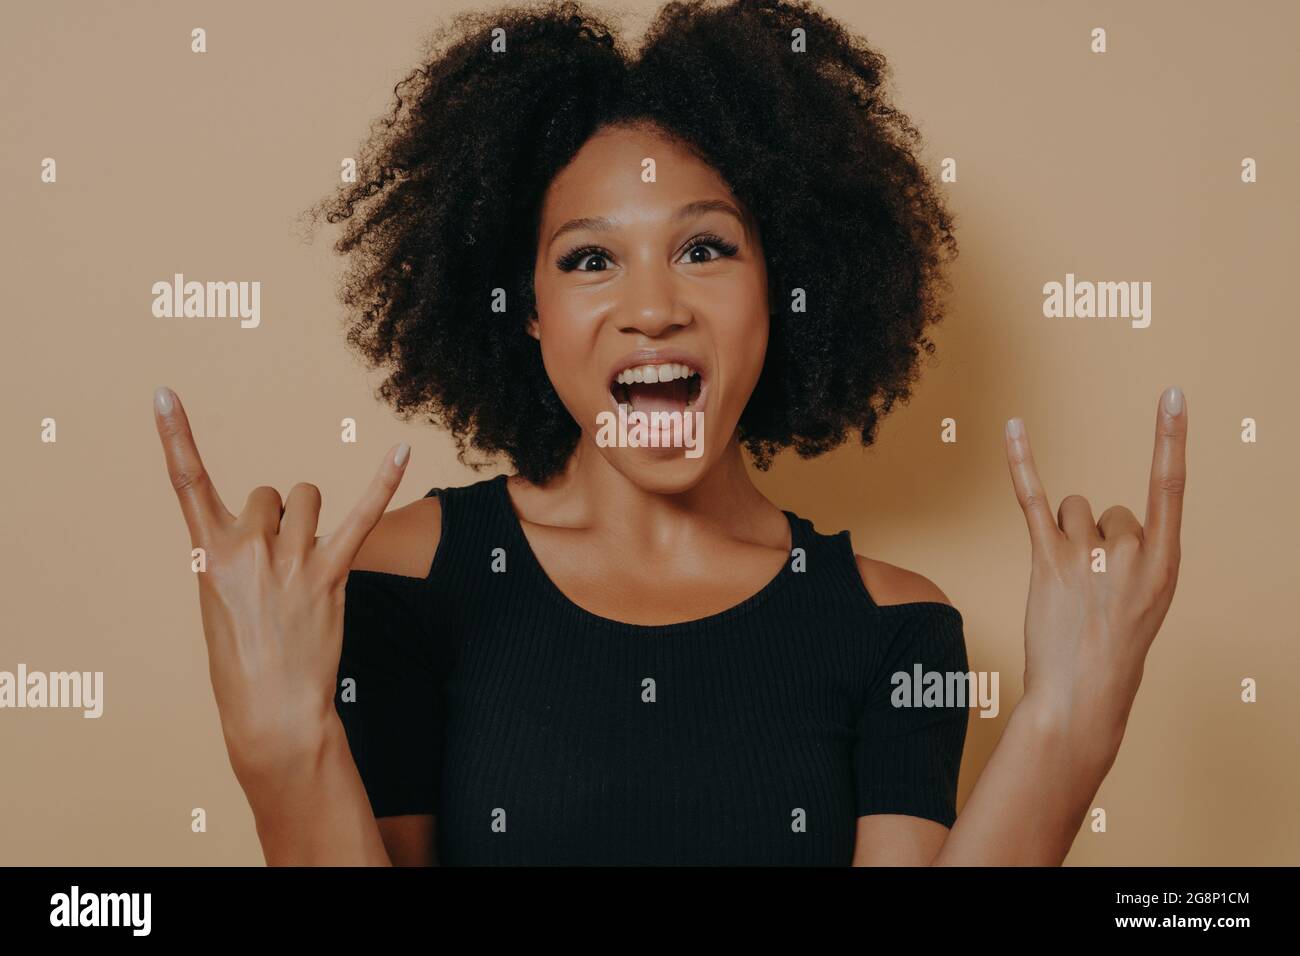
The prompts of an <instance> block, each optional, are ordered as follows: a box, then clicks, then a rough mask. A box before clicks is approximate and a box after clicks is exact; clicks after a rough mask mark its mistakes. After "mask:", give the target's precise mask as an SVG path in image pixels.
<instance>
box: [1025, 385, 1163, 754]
mask: <svg viewBox="0 0 1300 956" xmlns="http://www.w3.org/2000/svg"><path fill="white" fill-rule="evenodd" d="M1017 422H1019V419H1012V420H1011V422H1008V428H1007V435H1006V439H1005V444H1006V451H1007V463H1008V465H1009V467H1010V470H1011V480H1012V483H1013V484H1014V486H1015V491H1016V499H1017V500H1018V501H1019V502H1020V507H1021V509H1022V510H1023V511H1024V514H1025V520H1026V522H1027V523H1028V526H1029V540H1030V546H1031V549H1032V567H1031V573H1030V581H1029V599H1028V604H1027V606H1026V610H1025V696H1024V700H1023V701H1022V702H1021V706H1025V705H1028V706H1029V707H1030V708H1032V709H1033V710H1034V711H1035V712H1036V714H1037V716H1038V717H1040V718H1042V719H1043V720H1045V721H1047V723H1048V725H1049V726H1050V727H1051V729H1052V730H1053V731H1054V732H1058V733H1061V734H1062V735H1063V737H1062V739H1063V742H1065V743H1066V744H1068V745H1069V746H1070V747H1071V748H1073V749H1074V750H1075V752H1076V754H1077V755H1078V756H1079V757H1081V758H1084V759H1092V760H1094V761H1096V762H1099V763H1102V764H1104V765H1105V766H1106V767H1107V768H1109V766H1110V763H1111V762H1112V761H1113V760H1114V758H1115V754H1116V753H1117V752H1118V750H1119V744H1120V741H1121V740H1122V739H1123V735H1124V726H1125V724H1126V722H1127V720H1128V714H1129V710H1130V708H1131V707H1132V705H1133V699H1134V697H1135V696H1136V695H1137V691H1138V685H1139V684H1140V683H1141V681H1142V669H1143V665H1144V663H1145V661H1146V655H1147V650H1148V649H1149V648H1150V647H1151V642H1152V641H1153V640H1154V639H1155V636H1156V632H1157V631H1158V630H1159V629H1160V625H1161V623H1162V622H1163V621H1164V619H1165V613H1166V612H1167V611H1168V610H1169V605H1170V602H1171V601H1172V600H1173V597H1174V587H1175V585H1176V584H1177V581H1178V565H1179V560H1180V557H1181V549H1180V544H1179V532H1180V526H1181V523H1182V509H1183V488H1184V484H1185V482H1186V479H1187V461H1186V449H1187V410H1186V408H1185V404H1184V402H1183V398H1182V392H1181V391H1180V390H1177V389H1170V390H1168V391H1166V392H1165V393H1164V395H1163V396H1162V397H1161V401H1160V402H1159V403H1158V405H1157V409H1156V437H1155V452H1154V455H1153V458H1152V462H1151V479H1150V484H1149V487H1148V491H1147V510H1146V520H1145V522H1144V523H1142V524H1139V523H1138V520H1137V518H1136V517H1135V516H1134V515H1133V512H1131V511H1129V510H1128V509H1127V508H1125V507H1122V506H1120V505H1115V506H1112V507H1110V508H1108V509H1106V511H1104V512H1103V513H1102V515H1101V518H1100V520H1097V521H1094V520H1093V516H1092V509H1091V507H1090V506H1089V504H1088V501H1087V499H1085V498H1083V497H1082V496H1080V495H1069V496H1067V497H1066V498H1064V499H1063V500H1062V501H1061V506H1060V510H1059V512H1058V513H1057V516H1056V518H1055V519H1054V518H1053V516H1052V512H1051V508H1050V505H1049V504H1048V499H1047V494H1046V492H1045V491H1044V489H1043V484H1042V482H1041V481H1040V480H1039V478H1038V473H1037V470H1036V469H1035V468H1034V457H1033V453H1032V452H1031V450H1030V447H1029V436H1028V434H1027V432H1026V430H1025V429H1024V426H1023V423H1021V425H1020V434H1019V436H1018V437H1017V436H1014V435H1013V434H1012V432H1013V427H1014V425H1015V423H1017ZM1103 568H1104V570H1102V569H1103Z"/></svg>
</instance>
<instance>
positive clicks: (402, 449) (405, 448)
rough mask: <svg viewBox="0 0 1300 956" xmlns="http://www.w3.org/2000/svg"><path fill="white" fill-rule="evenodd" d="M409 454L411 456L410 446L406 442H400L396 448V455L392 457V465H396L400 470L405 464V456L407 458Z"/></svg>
mask: <svg viewBox="0 0 1300 956" xmlns="http://www.w3.org/2000/svg"><path fill="white" fill-rule="evenodd" d="M410 454H411V446H410V445H408V444H407V443H406V442H402V443H401V444H400V445H398V446H397V454H395V455H394V456H393V464H394V465H396V466H397V467H398V468H401V467H402V466H403V465H405V464H406V459H407V456H409V455H410Z"/></svg>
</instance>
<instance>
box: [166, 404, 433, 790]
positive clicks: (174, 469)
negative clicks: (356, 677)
mask: <svg viewBox="0 0 1300 956" xmlns="http://www.w3.org/2000/svg"><path fill="white" fill-rule="evenodd" d="M154 421H155V424H156V425H157V427H158V436H159V438H160V439H161V440H162V446H163V452H164V455H165V457H166V460H167V472H168V475H169V476H170V477H171V483H172V487H173V488H174V489H175V491H176V496H177V498H179V499H180V506H181V513H182V514H183V515H184V517H185V523H186V525H187V526H188V527H189V531H190V542H191V547H193V548H203V549H204V551H205V552H206V570H205V571H203V572H201V573H199V574H198V579H199V608H200V611H201V615H202V619H203V633H204V638H205V640H206V643H207V648H208V670H209V673H210V676H211V679H212V689H213V691H214V692H215V694H216V700H217V710H218V713H219V714H220V718H221V728H222V732H223V734H224V736H225V740H226V746H227V749H228V751H229V753H230V759H231V765H232V767H233V769H234V770H235V772H236V776H239V777H241V779H242V777H243V776H244V775H252V776H254V777H259V776H262V775H265V774H273V773H275V772H276V770H277V768H280V767H284V766H292V765H293V761H294V760H296V759H299V758H301V757H303V756H306V755H309V754H310V752H311V748H312V747H313V746H315V745H316V744H317V742H318V741H319V740H320V739H321V736H322V734H323V732H324V730H325V728H326V726H327V722H328V720H329V719H330V717H331V716H332V712H333V701H334V694H335V680H336V678H337V674H338V665H339V656H340V653H341V651H342V646H343V600H344V590H345V587H346V584H347V578H348V572H349V569H350V568H351V565H352V561H353V559H354V558H355V556H356V554H357V552H358V551H359V550H360V549H361V545H362V543H363V542H364V541H365V539H366V537H367V536H368V535H369V534H370V532H371V530H372V529H373V528H374V527H375V525H376V524H377V523H378V521H379V519H380V517H381V516H382V515H383V513H384V509H385V508H387V507H388V503H389V502H390V501H391V500H392V497H393V493H394V492H395V491H396V490H397V486H398V484H400V483H401V480H402V474H403V472H404V471H405V469H406V463H407V459H408V458H409V453H410V449H409V447H408V446H407V445H406V443H402V444H400V445H397V446H396V447H395V448H392V449H390V450H389V451H388V453H387V454H386V455H385V456H384V460H383V463H382V465H381V466H380V468H379V471H378V473H377V474H376V475H375V477H374V479H373V480H372V481H371V482H370V486H369V487H368V488H367V489H366V491H365V493H364V494H363V495H362V496H361V500H360V501H358V502H357V503H356V505H355V506H354V507H353V509H352V511H351V512H350V513H349V514H348V515H347V517H346V518H345V519H344V521H343V523H342V524H341V525H340V526H339V527H338V529H337V530H335V531H334V532H333V533H332V534H328V535H325V536H323V537H317V536H316V523H317V521H318V519H319V517H320V506H321V497H320V491H319V490H318V489H317V488H316V487H315V486H314V485H309V484H301V483H300V484H297V485H294V487H293V489H292V490H291V491H290V492H289V500H288V501H287V502H286V503H284V505H283V507H282V506H281V500H280V494H279V492H277V491H276V490H275V489H274V488H271V487H266V486H263V487H259V488H254V489H253V490H252V492H250V493H249V495H248V500H247V502H246V503H245V505H244V510H243V511H242V512H241V513H240V515H239V516H238V517H235V516H234V515H232V514H231V513H230V512H229V511H228V510H226V506H225V505H224V504H223V503H222V501H221V497H220V496H219V495H218V494H217V490H216V488H215V487H213V484H212V479H211V478H210V477H209V476H208V473H207V470H206V469H205V468H204V467H203V461H202V459H200V457H199V451H198V448H196V447H195V444H194V436H193V435H192V434H191V432H190V425H189V420H188V418H187V417H186V415H185V410H184V409H183V408H182V407H181V403H180V399H178V398H177V397H176V395H175V393H173V392H172V391H171V390H170V389H167V388H159V389H158V390H157V391H156V392H155V393H154Z"/></svg>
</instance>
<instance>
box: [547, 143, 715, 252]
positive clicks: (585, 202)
mask: <svg viewBox="0 0 1300 956" xmlns="http://www.w3.org/2000/svg"><path fill="white" fill-rule="evenodd" d="M648 159H649V160H654V181H653V182H646V181H645V180H644V178H643V177H644V175H645V169H646V168H647V165H648V164H646V162H645V161H646V160H648ZM731 197H732V194H731V189H730V187H728V185H727V183H726V181H725V180H724V179H723V178H722V176H721V174H719V173H718V171H717V170H716V169H714V168H713V167H712V166H710V165H709V164H708V163H706V162H705V161H704V160H702V159H700V158H699V157H698V156H697V155H695V153H693V152H691V151H690V150H689V149H688V148H686V147H685V146H682V145H681V144H679V143H676V142H674V141H673V140H671V139H669V138H668V137H666V136H665V135H664V134H663V133H662V132H660V131H658V130H656V129H655V128H654V127H650V126H634V127H625V126H620V127H613V128H605V129H602V130H599V131H597V132H596V133H595V134H593V135H592V137H591V138H590V139H588V140H587V142H586V143H584V144H583V145H582V148H581V149H579V150H578V152H577V153H576V154H575V155H574V157H573V159H572V160H571V161H570V162H569V164H568V165H567V166H565V167H564V169H562V170H560V172H559V173H558V174H557V175H556V176H555V178H554V179H553V180H552V181H551V185H550V187H549V188H548V189H547V192H546V197H545V201H544V203H543V208H542V222H543V226H544V227H545V224H546V223H547V222H554V221H558V220H563V219H568V218H570V217H574V216H610V217H614V218H618V219H626V220H628V221H631V220H633V219H636V218H643V217H646V216H651V217H657V216H658V215H659V214H660V213H667V212H668V211H671V210H673V209H676V208H678V207H679V206H681V205H682V203H683V202H688V201H693V200H697V199H712V198H718V199H725V198H731Z"/></svg>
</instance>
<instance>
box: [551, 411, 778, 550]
mask: <svg viewBox="0 0 1300 956" xmlns="http://www.w3.org/2000/svg"><path fill="white" fill-rule="evenodd" d="M649 467H653V466H649ZM543 495H544V497H545V498H547V499H549V501H548V503H547V505H546V506H545V507H544V508H540V509H538V518H539V520H540V521H542V522H543V523H547V524H558V525H562V526H567V527H583V528H589V529H591V530H592V531H595V532H596V533H598V534H599V535H600V536H601V537H605V536H608V537H610V538H611V539H612V540H616V541H622V542H624V543H625V545H626V547H627V548H628V553H629V555H630V556H634V555H644V554H646V553H647V552H665V551H674V552H678V553H680V552H682V551H683V550H684V549H693V548H695V547H696V546H697V545H700V544H702V543H703V541H704V540H705V539H707V538H710V537H714V536H716V535H719V534H724V535H729V536H734V537H737V538H741V539H745V540H752V541H764V542H766V541H767V540H768V539H769V538H771V537H772V536H773V534H774V533H775V534H776V535H777V536H780V535H783V534H786V533H787V532H786V525H785V518H784V516H783V515H782V514H781V511H780V509H779V508H777V507H776V506H775V505H773V504H772V503H771V502H770V501H768V500H767V498H765V497H764V496H763V494H762V492H760V491H759V490H758V488H756V487H755V486H754V483H753V481H752V480H751V479H750V476H749V471H748V469H747V468H746V467H745V462H744V458H743V456H742V454H741V448H740V442H739V440H738V439H737V437H736V436H735V434H734V433H733V435H732V437H731V440H730V441H729V442H728V444H727V447H726V448H725V449H724V450H723V453H722V454H721V455H720V456H719V457H718V459H717V460H716V461H715V462H713V463H712V464H711V465H710V466H709V468H708V470H707V471H706V472H705V473H704V475H703V477H702V478H701V479H700V480H699V481H698V482H696V483H695V484H694V485H692V486H691V487H690V488H687V489H685V490H682V491H673V490H669V491H664V490H658V489H656V488H655V487H654V485H653V483H650V482H646V483H644V484H639V483H638V482H636V481H634V480H632V479H631V478H629V477H628V476H627V475H625V474H624V473H623V472H621V471H619V470H618V469H617V468H615V467H614V466H613V465H611V464H610V463H609V462H608V461H607V460H606V459H605V457H604V456H603V455H602V454H601V453H600V451H599V450H598V449H597V448H596V447H595V445H594V444H593V443H592V441H591V440H590V438H589V436H587V435H584V436H583V437H582V439H580V440H579V442H578V446H577V447H576V448H575V449H574V452H573V455H572V456H570V458H569V461H568V463H567V465H566V467H565V470H564V471H563V472H562V473H561V474H560V475H557V476H556V477H555V478H553V479H552V480H551V481H549V482H547V484H546V486H545V490H544V492H543ZM701 550H702V549H701Z"/></svg>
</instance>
